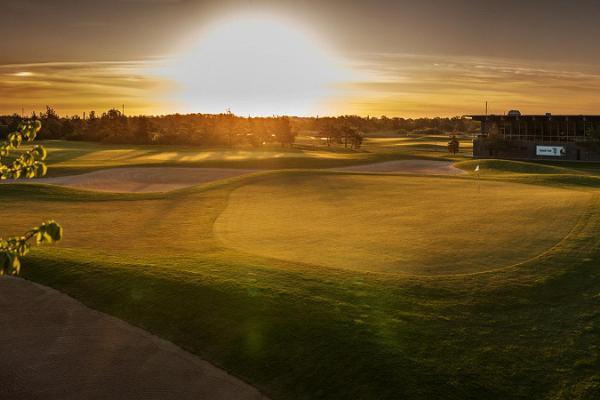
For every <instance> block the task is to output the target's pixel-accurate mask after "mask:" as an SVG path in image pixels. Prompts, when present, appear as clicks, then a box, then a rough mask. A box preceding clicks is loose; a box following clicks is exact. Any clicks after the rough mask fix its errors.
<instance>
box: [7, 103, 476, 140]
mask: <svg viewBox="0 0 600 400" xmlns="http://www.w3.org/2000/svg"><path fill="white" fill-rule="evenodd" d="M26 119H27V120H33V121H40V122H41V123H42V129H41V131H40V132H39V136H38V137H39V138H40V139H64V140H80V141H94V142H105V143H122V144H182V145H205V146H238V145H248V146H252V147H261V146H265V145H271V144H279V145H281V146H291V145H292V144H293V143H294V141H295V138H296V136H297V135H298V134H300V133H301V134H303V135H309V136H316V137H320V138H322V141H323V144H326V145H328V146H331V145H343V146H345V147H349V148H360V146H361V144H362V138H363V136H364V135H365V134H369V133H374V132H388V133H396V134H400V135H403V134H408V133H420V134H423V135H427V134H440V133H464V132H472V131H474V130H475V129H476V128H477V126H478V125H477V124H475V123H473V121H471V120H468V119H465V118H460V117H455V118H418V119H405V118H388V117H385V116H382V117H360V116H354V115H346V116H339V117H288V116H273V117H241V116H237V115H235V114H232V113H231V112H226V113H221V114H185V115H183V114H171V115H161V116H143V115H140V116H126V115H123V113H121V111H119V110H117V109H111V110H108V111H106V112H104V113H102V114H98V113H96V112H95V111H90V112H88V113H85V114H84V115H82V116H79V115H74V116H59V115H58V113H56V111H55V110H54V109H53V108H52V107H49V106H47V107H46V111H45V112H41V113H33V114H32V115H31V116H28V117H27V118H26ZM23 120H24V118H23V117H21V116H19V115H16V114H14V115H6V116H0V137H5V136H6V134H7V133H8V132H13V131H14V130H15V129H16V128H17V127H18V126H19V124H20V123H21V122H22V121H23Z"/></svg>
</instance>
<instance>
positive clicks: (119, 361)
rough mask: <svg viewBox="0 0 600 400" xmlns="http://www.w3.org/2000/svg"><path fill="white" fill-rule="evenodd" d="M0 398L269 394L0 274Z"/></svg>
mask: <svg viewBox="0 0 600 400" xmlns="http://www.w3.org/2000/svg"><path fill="white" fill-rule="evenodd" d="M0 370H1V371H2V373H0V398H1V399H3V400H16V399H23V400H25V399H46V400H52V399H57V400H58V399H60V400H69V399H88V400H94V399H115V400H117V399H127V400H130V399H144V400H146V399H157V400H158V399H160V400H168V399H174V400H175V399H176V400H185V399H196V400H197V399H211V400H219V399H223V400H225V399H227V400H229V399H236V400H237V399H240V400H244V399H266V397H264V396H263V395H261V394H260V393H259V392H258V391H257V390H256V389H254V388H253V387H251V386H250V385H248V384H246V383H244V382H242V381H240V380H239V379H237V378H234V377H233V376H231V375H228V374H227V373H226V372H225V371H223V370H221V369H219V368H216V367H215V366H213V365H211V364H209V363H208V362H206V361H203V360H201V359H199V358H197V357H195V356H193V355H192V354H190V353H187V352H185V351H183V350H182V349H180V348H178V347H176V346H175V345H173V344H171V343H169V342H167V341H164V340H161V339H159V338H157V337H155V336H153V335H151V334H149V333H147V332H145V331H143V330H141V329H138V328H135V327H133V326H131V325H129V324H127V323H125V322H123V321H120V320H118V319H116V318H113V317H110V316H108V315H106V314H102V313H99V312H97V311H94V310H91V309H89V308H87V307H85V306H84V305H83V304H81V303H79V302H78V301H76V300H74V299H72V298H71V297H68V296H66V295H64V294H61V293H59V292H57V291H56V290H54V289H50V288H47V287H44V286H40V285H37V284H35V283H32V282H29V281H26V280H23V279H17V278H8V277H2V278H0Z"/></svg>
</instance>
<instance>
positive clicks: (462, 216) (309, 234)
mask: <svg viewBox="0 0 600 400" xmlns="http://www.w3.org/2000/svg"><path fill="white" fill-rule="evenodd" d="M589 198H590V197H589V194H587V193H583V192H577V191H571V190H565V189H556V188H550V187H542V186H533V185H523V184H516V183H507V182H490V181H482V182H481V191H478V187H477V183H476V182H475V181H472V180H462V179H442V178H425V177H423V178H417V177H397V176H394V177H390V176H361V175H351V176H350V175H348V176H343V175H313V176H310V175H297V176H282V177H276V178H272V179H269V180H267V181H262V182H260V183H253V184H249V185H246V186H242V187H240V188H238V189H236V190H235V191H234V192H233V193H232V195H231V196H230V199H229V203H228V206H227V208H226V209H225V211H224V212H223V213H222V214H221V216H220V217H219V218H218V220H217V222H216V223H215V231H216V234H217V237H218V238H219V239H220V240H221V241H222V243H224V244H225V245H226V246H229V247H232V248H234V249H236V250H239V251H243V252H246V253H251V254H256V255H260V256H266V257H272V258H277V259H283V260H288V261H294V262H303V263H307V264H313V265H315V266H324V267H333V268H342V269H351V270H363V271H373V272H386V273H407V274H417V275H438V274H461V273H475V272H483V271H487V270H493V269H498V268H502V267H506V266H509V265H512V264H515V263H519V262H522V261H525V260H527V259H530V258H531V257H534V256H536V255H538V254H540V253H542V252H544V251H545V250H547V249H549V248H550V247H552V246H553V245H555V244H556V243H558V242H559V241H560V240H561V239H562V238H563V237H564V236H565V235H567V234H568V233H569V231H570V230H571V228H572V227H573V226H574V224H575V223H576V221H577V219H578V217H579V215H581V213H582V210H583V209H584V207H585V206H586V204H587V203H588V201H589Z"/></svg>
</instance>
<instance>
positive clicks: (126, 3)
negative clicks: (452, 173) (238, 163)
mask: <svg viewBox="0 0 600 400" xmlns="http://www.w3.org/2000/svg"><path fill="white" fill-rule="evenodd" d="M0 15H2V24H0V35H1V36H0V37H2V40H0V94H1V96H0V113H13V112H18V113H20V112H21V109H22V108H23V109H24V110H25V113H27V114H29V113H30V112H31V111H33V110H37V111H39V110H42V109H44V107H45V105H46V104H49V105H52V106H53V107H55V108H56V110H57V111H58V112H59V113H61V114H74V113H77V114H81V113H82V112H83V111H89V110H92V109H94V110H96V111H104V110H106V109H108V108H111V107H119V108H120V107H121V105H122V104H125V108H126V112H127V113H129V114H139V113H144V114H165V113H171V112H182V113H183V112H211V113H212V112H222V111H225V110H226V109H227V108H230V109H231V111H232V112H234V113H236V114H240V115H246V114H251V115H270V114H296V115H315V114H319V115H324V114H329V115H331V114H360V115H377V116H379V115H382V114H385V115H388V116H403V117H416V116H428V117H432V116H454V115H463V114H471V113H481V112H483V111H484V103H485V101H486V100H487V101H489V103H490V111H491V112H493V113H503V112H505V111H507V110H508V109H512V108H517V109H520V110H521V111H523V112H526V113H544V112H552V113H556V114H558V113H573V114H586V113H587V114H600V52H598V51H597V48H598V41H599V40H600V2H598V1H593V0H578V1H576V2H574V1H563V0H557V1H527V2H523V1H512V0H503V1H495V0H493V1H471V0H457V1H448V0H445V1H443V0H432V1H423V0H397V1H383V0H372V1H368V2H367V1H360V2H359V1H355V2H351V1H337V0H331V1H313V0H307V1H286V0H278V1H274V0H273V1H261V0H255V1H252V0H247V1H233V0H231V1H226V0H221V1H194V0H187V1H186V0H109V1H91V0H78V1H77V0H53V1H44V0H2V1H1V2H0Z"/></svg>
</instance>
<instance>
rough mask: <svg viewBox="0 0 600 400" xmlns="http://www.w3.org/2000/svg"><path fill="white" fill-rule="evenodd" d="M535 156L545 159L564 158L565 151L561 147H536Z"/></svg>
mask: <svg viewBox="0 0 600 400" xmlns="http://www.w3.org/2000/svg"><path fill="white" fill-rule="evenodd" d="M535 154H536V155H538V156H546V157H564V156H566V155H567V150H566V149H565V148H564V147H563V146H536V147H535Z"/></svg>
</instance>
